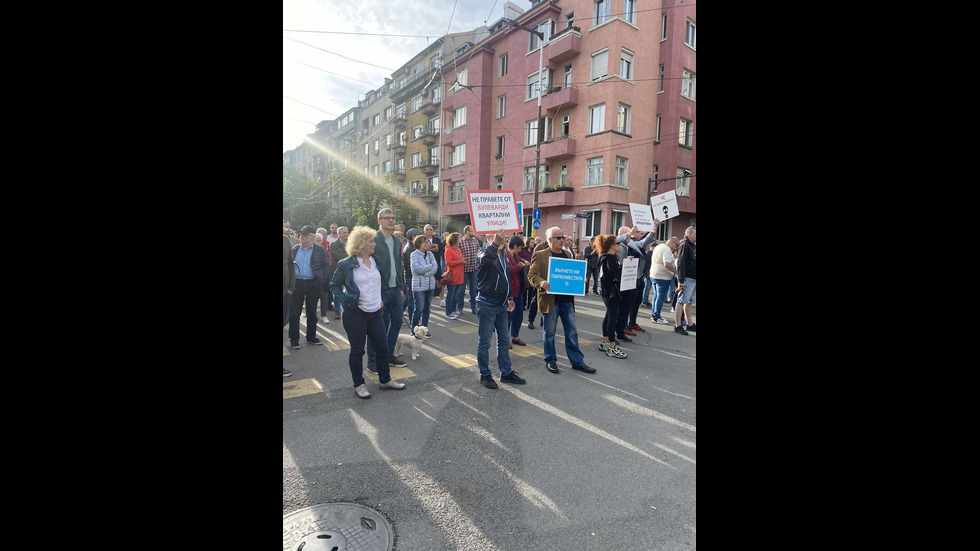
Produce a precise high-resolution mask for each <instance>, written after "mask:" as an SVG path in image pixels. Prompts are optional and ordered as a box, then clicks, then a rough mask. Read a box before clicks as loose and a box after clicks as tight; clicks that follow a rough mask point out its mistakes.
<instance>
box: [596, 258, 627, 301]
mask: <svg viewBox="0 0 980 551" xmlns="http://www.w3.org/2000/svg"><path fill="white" fill-rule="evenodd" d="M622 274H623V264H622V263H621V262H620V261H619V256H617V255H615V254H612V253H606V254H604V255H602V256H600V257H599V281H600V282H601V283H602V298H603V299H605V300H621V299H622V297H620V295H619V278H620V276H622Z"/></svg>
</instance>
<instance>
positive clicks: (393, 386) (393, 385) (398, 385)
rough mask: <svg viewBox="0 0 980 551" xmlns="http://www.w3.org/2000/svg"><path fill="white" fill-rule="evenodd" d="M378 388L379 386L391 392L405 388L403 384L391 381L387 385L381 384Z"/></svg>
mask: <svg viewBox="0 0 980 551" xmlns="http://www.w3.org/2000/svg"><path fill="white" fill-rule="evenodd" d="M378 386H380V387H381V388H390V389H392V390H402V389H404V388H405V383H399V382H398V381H396V380H394V379H392V380H390V381H388V382H387V383H381V384H380V385H378Z"/></svg>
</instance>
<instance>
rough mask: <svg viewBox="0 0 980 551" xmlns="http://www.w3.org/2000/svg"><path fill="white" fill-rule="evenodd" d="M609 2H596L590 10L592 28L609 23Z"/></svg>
mask: <svg viewBox="0 0 980 551" xmlns="http://www.w3.org/2000/svg"><path fill="white" fill-rule="evenodd" d="M609 4H610V0H596V2H595V3H594V4H593V8H592V26H593V27H594V26H596V25H599V24H601V23H605V22H606V21H609Z"/></svg>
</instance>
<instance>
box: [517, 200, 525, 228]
mask: <svg viewBox="0 0 980 551" xmlns="http://www.w3.org/2000/svg"><path fill="white" fill-rule="evenodd" d="M517 223H518V224H520V225H521V229H520V230H519V231H520V232H521V233H524V234H526V233H527V232H526V231H525V230H524V201H518V202H517Z"/></svg>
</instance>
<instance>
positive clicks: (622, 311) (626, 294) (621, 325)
mask: <svg viewBox="0 0 980 551" xmlns="http://www.w3.org/2000/svg"><path fill="white" fill-rule="evenodd" d="M619 296H620V297H621V299H622V302H620V303H619V314H618V315H617V316H616V336H618V337H622V336H624V335H625V334H626V333H623V331H625V330H626V328H627V327H629V326H628V325H627V324H626V322H627V321H628V320H627V318H629V315H630V309H631V308H632V307H633V300H634V299H635V298H636V289H630V290H629V291H620V292H619Z"/></svg>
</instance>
